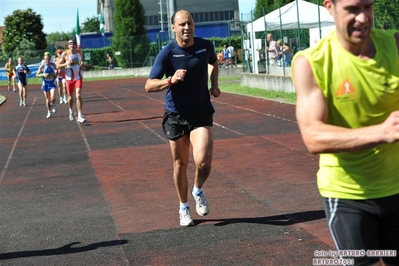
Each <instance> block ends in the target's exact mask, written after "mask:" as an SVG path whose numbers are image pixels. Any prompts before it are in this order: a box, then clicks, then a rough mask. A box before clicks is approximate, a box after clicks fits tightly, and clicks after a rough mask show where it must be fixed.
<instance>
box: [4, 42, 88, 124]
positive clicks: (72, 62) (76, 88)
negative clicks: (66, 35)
mask: <svg viewBox="0 0 399 266" xmlns="http://www.w3.org/2000/svg"><path fill="white" fill-rule="evenodd" d="M56 54H57V57H55V58H51V55H50V53H49V52H45V53H44V57H43V60H42V61H41V63H40V64H39V69H38V71H37V73H36V77H41V78H42V80H43V81H42V86H41V89H42V91H43V93H44V96H45V99H46V107H47V115H46V118H50V117H51V116H52V114H53V113H56V111H57V109H56V106H55V102H56V95H55V94H56V89H57V88H58V95H59V97H60V104H63V103H64V104H68V106H69V120H71V121H74V120H75V112H74V111H73V102H74V97H75V96H76V106H77V110H78V122H80V123H84V122H85V121H86V119H85V117H84V116H83V114H82V107H83V102H82V95H81V89H82V80H83V76H82V70H83V56H82V53H81V51H80V50H78V49H77V44H76V41H75V40H70V41H68V50H66V51H64V52H63V51H62V50H61V49H58V50H57V53H56ZM4 68H5V70H6V71H7V76H8V90H9V91H11V85H13V91H14V92H15V91H16V88H15V85H16V83H18V88H19V97H20V106H26V97H27V89H26V87H27V83H28V78H27V74H30V72H31V71H30V69H29V67H28V66H27V65H26V64H25V63H24V59H23V58H22V57H19V58H18V65H17V66H14V63H13V60H12V58H9V60H8V62H7V63H6V64H5V66H4Z"/></svg>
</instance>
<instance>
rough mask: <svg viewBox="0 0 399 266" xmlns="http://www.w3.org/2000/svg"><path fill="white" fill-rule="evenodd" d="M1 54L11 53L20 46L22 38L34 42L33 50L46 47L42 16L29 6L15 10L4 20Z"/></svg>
mask: <svg viewBox="0 0 399 266" xmlns="http://www.w3.org/2000/svg"><path fill="white" fill-rule="evenodd" d="M4 26H5V29H4V32H3V45H2V49H3V54H4V55H5V56H7V54H11V53H12V52H13V51H15V48H16V47H20V43H21V42H22V41H23V40H26V41H28V42H31V43H33V44H34V49H35V50H43V49H46V48H47V42H46V34H44V33H43V23H42V17H41V16H40V15H37V14H36V12H34V11H33V10H32V9H31V8H28V9H27V10H15V11H14V12H13V13H12V15H9V16H7V17H6V18H5V20H4Z"/></svg>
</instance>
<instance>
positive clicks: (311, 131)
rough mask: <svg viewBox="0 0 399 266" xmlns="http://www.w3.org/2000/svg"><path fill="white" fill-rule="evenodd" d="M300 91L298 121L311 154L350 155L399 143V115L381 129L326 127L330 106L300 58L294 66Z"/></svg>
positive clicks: (380, 126)
mask: <svg viewBox="0 0 399 266" xmlns="http://www.w3.org/2000/svg"><path fill="white" fill-rule="evenodd" d="M293 78H294V85H295V88H296V91H297V104H296V117H297V121H298V124H299V128H300V131H301V134H302V138H303V141H304V143H305V145H306V147H307V148H308V150H309V151H310V152H311V153H314V154H318V153H331V152H335V153H337V152H348V151H355V150H360V149H364V148H367V147H373V146H375V145H377V144H380V143H384V142H389V143H392V142H396V141H398V140H399V111H396V112H393V113H391V115H390V116H389V117H388V118H387V119H386V120H385V122H383V123H382V124H379V125H373V126H368V127H363V128H358V129H349V128H343V127H339V126H334V125H329V124H326V121H327V117H328V111H327V103H326V100H325V98H324V95H323V93H322V91H321V89H320V88H319V87H318V85H317V84H316V81H315V78H314V76H313V72H312V70H311V67H310V65H309V62H308V61H307V59H306V58H305V57H303V56H300V57H298V58H297V59H296V60H295V62H294V65H293Z"/></svg>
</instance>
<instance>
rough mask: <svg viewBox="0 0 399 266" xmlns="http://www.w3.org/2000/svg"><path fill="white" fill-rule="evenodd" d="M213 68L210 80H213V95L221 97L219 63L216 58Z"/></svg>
mask: <svg viewBox="0 0 399 266" xmlns="http://www.w3.org/2000/svg"><path fill="white" fill-rule="evenodd" d="M212 66H213V70H212V72H211V76H210V80H211V95H213V96H214V97H219V96H220V94H221V91H220V89H219V63H218V60H216V61H215V62H214V63H213V64H212Z"/></svg>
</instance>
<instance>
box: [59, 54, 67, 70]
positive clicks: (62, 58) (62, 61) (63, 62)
mask: <svg viewBox="0 0 399 266" xmlns="http://www.w3.org/2000/svg"><path fill="white" fill-rule="evenodd" d="M65 56H66V53H65V52H63V53H62V54H61V56H60V58H59V59H58V60H57V68H64V67H66V66H68V65H69V62H66V60H65Z"/></svg>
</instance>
